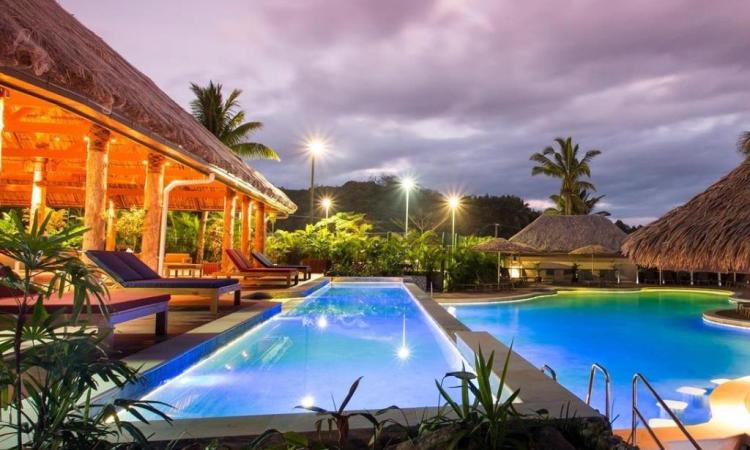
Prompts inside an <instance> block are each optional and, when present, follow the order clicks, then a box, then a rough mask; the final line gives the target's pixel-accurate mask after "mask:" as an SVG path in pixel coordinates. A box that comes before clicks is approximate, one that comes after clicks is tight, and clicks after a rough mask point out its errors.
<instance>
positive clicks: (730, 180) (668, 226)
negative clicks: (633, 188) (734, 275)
mask: <svg viewBox="0 0 750 450" xmlns="http://www.w3.org/2000/svg"><path fill="white" fill-rule="evenodd" d="M623 251H624V253H625V254H626V255H627V256H628V257H630V258H631V259H632V260H633V261H635V262H636V263H637V264H640V265H642V266H646V267H659V268H662V269H668V270H686V271H688V270H691V271H712V272H750V161H745V162H743V163H742V164H740V166H739V167H737V168H736V169H734V170H733V171H731V172H730V173H729V174H727V175H726V176H724V177H722V178H721V179H720V180H719V181H717V182H716V183H714V184H713V185H711V186H710V187H709V188H708V189H706V190H705V191H704V192H703V193H701V194H698V195H696V196H695V197H693V198H692V199H691V200H690V201H688V202H687V203H685V204H684V205H682V206H679V207H677V208H675V209H673V210H671V211H669V212H668V213H667V214H665V215H664V216H663V217H662V218H660V219H658V220H657V221H655V222H653V223H651V224H649V225H647V226H645V227H643V228H641V229H640V230H638V231H636V232H635V233H633V234H631V235H630V236H629V237H628V239H627V240H626V242H625V244H624V245H623Z"/></svg>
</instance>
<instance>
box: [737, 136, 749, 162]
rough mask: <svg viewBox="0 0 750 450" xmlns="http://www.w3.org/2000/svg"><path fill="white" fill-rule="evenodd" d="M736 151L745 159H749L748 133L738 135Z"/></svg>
mask: <svg viewBox="0 0 750 450" xmlns="http://www.w3.org/2000/svg"><path fill="white" fill-rule="evenodd" d="M737 150H738V151H739V152H740V153H742V154H743V155H745V157H746V158H750V131H745V132H744V133H742V134H740V139H739V140H738V141H737Z"/></svg>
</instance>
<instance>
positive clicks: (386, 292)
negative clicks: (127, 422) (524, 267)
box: [144, 283, 461, 418]
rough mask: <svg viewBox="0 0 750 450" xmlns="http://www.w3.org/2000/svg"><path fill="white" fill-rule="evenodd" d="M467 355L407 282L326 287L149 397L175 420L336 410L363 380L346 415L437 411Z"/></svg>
mask: <svg viewBox="0 0 750 450" xmlns="http://www.w3.org/2000/svg"><path fill="white" fill-rule="evenodd" d="M460 367H461V357H460V356H459V354H458V352H457V351H456V350H455V347H454V346H453V345H452V344H451V343H450V342H449V341H448V339H447V338H446V337H445V336H443V335H442V334H441V333H440V331H439V330H438V329H437V327H436V325H434V324H433V323H432V322H431V319H429V318H428V316H427V315H426V313H424V312H423V310H422V309H421V308H420V306H419V305H418V304H417V303H416V301H415V300H414V299H413V298H412V297H411V295H410V294H409V293H408V291H406V289H405V288H404V287H403V285H401V284H393V283H391V284H383V283H379V284H373V283H370V284H365V283H356V284H354V283H342V284H338V283H337V284H333V285H329V286H327V287H324V288H322V289H321V290H319V291H318V292H316V293H315V294H313V295H311V296H310V297H308V298H307V299H306V300H304V301H303V302H302V303H300V304H299V305H297V306H296V307H295V308H293V309H292V310H290V311H288V312H286V313H284V314H282V315H279V316H276V317H275V318H273V319H271V320H269V321H268V322H266V323H265V324H263V325H261V326H259V327H256V328H255V329H253V330H251V331H249V332H248V333H246V334H244V335H243V336H241V337H239V338H238V339H237V340H235V341H233V342H231V343H230V344H228V345H226V346H224V347H222V348H220V349H219V350H217V351H216V352H215V353H214V354H212V355H211V356H210V357H208V358H207V359H205V360H203V361H201V362H199V363H198V364H196V365H195V366H193V367H191V368H190V369H188V370H187V371H185V372H183V373H182V374H180V375H178V376H177V377H175V378H173V379H171V380H169V381H167V382H166V383H164V384H163V385H161V386H159V387H158V388H156V389H155V390H154V391H152V392H150V393H149V394H148V395H146V396H145V397H144V398H145V399H147V400H158V401H161V402H165V403H167V404H169V405H171V406H172V407H173V408H172V409H165V412H166V413H167V414H168V415H169V416H170V417H172V418H195V417H218V416H240V415H256V414H277V413H295V412H301V411H300V410H299V409H295V406H296V405H300V404H307V405H310V404H315V405H316V406H321V407H324V408H328V409H332V408H333V404H332V400H331V397H332V396H333V398H334V399H335V400H336V402H337V403H340V402H341V400H342V399H343V398H344V396H345V395H346V393H347V391H348V390H349V386H350V385H351V384H352V382H354V381H355V380H356V379H357V377H360V376H362V377H363V379H362V381H361V383H360V385H359V389H358V390H357V393H356V394H355V395H354V398H353V399H352V401H351V403H350V404H349V407H348V409H371V410H372V409H379V408H384V407H388V406H390V405H392V404H396V405H398V406H400V407H421V406H436V405H437V402H438V393H437V390H436V388H435V382H434V380H435V379H440V378H442V377H443V375H444V374H445V373H446V372H449V371H452V370H456V369H458V368H460Z"/></svg>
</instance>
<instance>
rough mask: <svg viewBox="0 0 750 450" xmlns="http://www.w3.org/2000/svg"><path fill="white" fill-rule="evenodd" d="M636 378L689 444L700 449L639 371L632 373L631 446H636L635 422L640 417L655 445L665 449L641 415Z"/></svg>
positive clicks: (662, 449)
mask: <svg viewBox="0 0 750 450" xmlns="http://www.w3.org/2000/svg"><path fill="white" fill-rule="evenodd" d="M638 380H640V381H641V382H642V383H643V385H644V386H646V388H647V389H648V390H649V392H651V395H653V396H654V398H655V399H656V401H657V402H658V404H659V406H661V407H662V408H663V409H664V411H666V412H667V414H668V415H669V417H670V418H672V420H673V421H674V423H675V425H677V428H679V429H680V431H681V432H682V434H683V435H684V436H685V437H686V438H687V440H688V441H690V443H691V444H693V447H695V448H696V449H698V450H702V448H701V446H700V445H699V444H698V442H697V441H696V440H695V439H694V438H693V436H691V435H690V432H688V430H687V428H685V425H683V424H682V421H680V419H679V418H678V417H677V415H675V413H674V412H672V409H671V408H670V407H669V406H667V404H666V403H665V402H664V400H663V399H662V398H661V396H660V395H659V394H658V393H657V392H656V389H654V388H653V386H651V383H649V382H648V380H647V379H646V377H644V376H643V375H642V374H640V373H636V374H635V375H633V392H632V394H633V417H632V422H631V428H630V434H631V438H632V439H631V440H632V444H633V446H637V445H638V443H637V438H636V436H637V433H636V424H637V422H638V421H637V420H636V418H638V419H641V422H642V423H643V426H644V427H645V428H646V430H647V431H648V433H649V434H650V435H651V437H652V438H653V439H654V442H656V445H658V446H659V448H660V449H661V450H665V447H664V446H663V445H662V443H661V441H660V440H659V438H658V437H656V433H654V430H653V429H652V428H651V426H650V425H649V424H648V420H646V418H645V417H643V414H641V411H640V410H639V409H638Z"/></svg>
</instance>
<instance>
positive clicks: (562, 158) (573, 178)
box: [529, 137, 601, 215]
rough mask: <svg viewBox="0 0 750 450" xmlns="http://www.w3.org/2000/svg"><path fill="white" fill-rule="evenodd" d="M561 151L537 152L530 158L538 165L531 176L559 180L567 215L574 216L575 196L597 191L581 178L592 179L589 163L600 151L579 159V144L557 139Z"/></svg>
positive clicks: (590, 152)
mask: <svg viewBox="0 0 750 450" xmlns="http://www.w3.org/2000/svg"><path fill="white" fill-rule="evenodd" d="M555 142H556V143H557V145H558V146H559V147H560V150H559V151H558V150H555V149H554V148H552V147H547V148H545V149H544V150H543V151H542V152H541V153H539V152H537V153H534V154H533V155H531V158H529V159H530V160H531V161H534V162H536V163H537V165H536V166H534V167H533V168H532V169H531V175H539V174H544V175H547V176H550V177H554V178H559V179H560V180H561V185H560V197H561V199H562V202H563V207H564V209H563V212H564V214H565V215H571V214H574V203H575V196H576V194H578V193H579V192H580V191H582V190H587V191H595V190H596V188H595V187H594V185H593V184H591V183H590V182H589V181H583V180H581V177H583V176H587V177H591V168H590V167H589V163H590V162H591V160H592V159H594V157H595V156H597V155H599V154H600V153H601V151H599V150H588V151H587V152H586V154H585V155H584V156H583V158H582V159H578V150H579V149H578V144H575V145H574V144H573V138H570V137H569V138H567V139H563V138H555Z"/></svg>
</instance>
